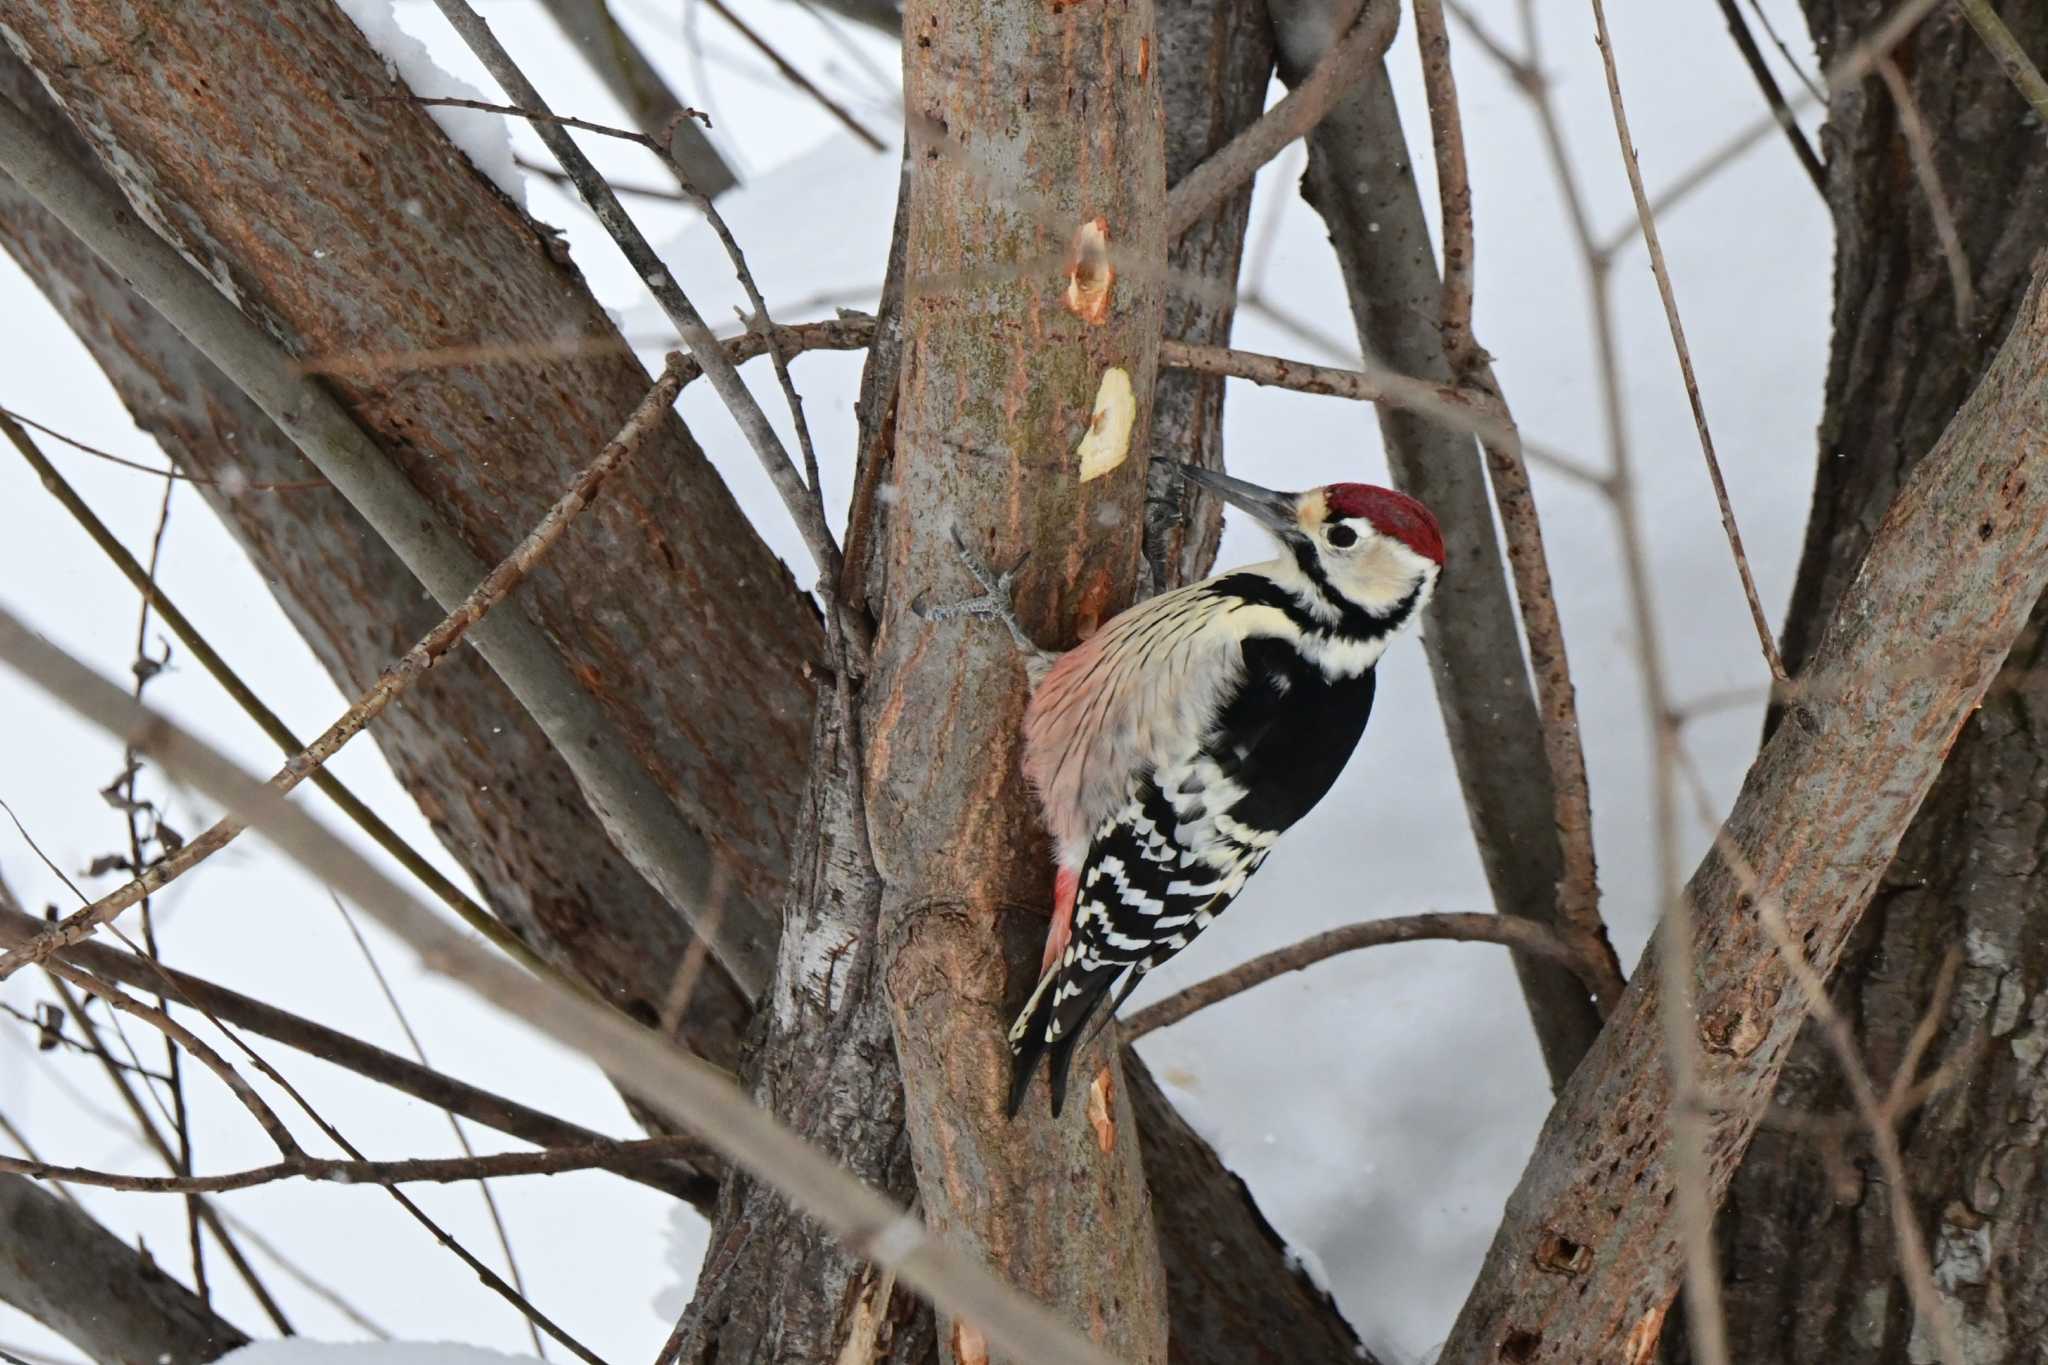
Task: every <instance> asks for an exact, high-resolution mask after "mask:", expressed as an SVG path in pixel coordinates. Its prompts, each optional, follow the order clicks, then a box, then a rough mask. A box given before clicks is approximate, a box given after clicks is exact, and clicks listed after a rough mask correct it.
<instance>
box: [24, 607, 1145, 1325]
mask: <svg viewBox="0 0 2048 1365" xmlns="http://www.w3.org/2000/svg"><path fill="white" fill-rule="evenodd" d="M0 660H5V661H6V662H7V663H8V664H9V665H10V666H11V667H13V668H14V669H15V670H16V671H17V672H19V673H20V674H21V675H22V676H23V677H25V678H27V679H29V680H30V681H32V682H34V683H35V685H37V686H38V687H41V688H43V689H44V690H45V691H47V692H48V693H49V694H50V695H51V696H53V697H55V698H57V699H59V700H61V701H62V702H63V703H64V704H65V705H66V706H68V707H70V708H71V709H73V710H74V711H76V712H77V713H78V714H80V715H82V716H85V717H87V718H88V719H90V720H92V721H93V723H95V724H97V725H101V726H102V727H105V728H109V729H112V730H114V731H115V732H116V733H119V734H122V735H124V736H126V737H127V739H128V741H129V742H132V743H133V744H134V745H135V747H136V748H137V749H139V750H142V751H143V752H145V753H148V754H150V755H152V756H154V757H155V759H156V760H157V761H158V762H159V763H160V764H162V765H163V766H164V768H165V769H166V770H167V771H169V772H171V773H173V774H175V775H178V776H179V777H181V778H182V779H183V780H185V781H189V782H190V783H192V784H193V785H194V786H195V787H197V788H198V789H200V790H201V791H203V792H205V793H207V794H208V795H209V796H211V797H212V798H213V799H214V800H217V801H219V802H221V803H222V804H223V805H224V806H226V807H227V808H228V809H229V810H231V811H232V812H234V813H235V815H236V817H237V818H239V819H241V820H243V821H245V822H246V823H249V824H251V825H252V826H257V827H260V828H261V829H262V830H263V832H264V834H265V836H266V837H267V838H269V839H270V841H271V842H272V843H274V844H276V845H277V846H278V847H279V848H280V849H282V850H283V851H284V852H285V853H286V854H287V855H288V856H290V857H292V858H293V859H295V860H296V861H298V862H300V863H301V864H302V865H304V866H305V867H306V868H307V870H308V871H309V872H311V873H312V874H313V875H315V876H316V877H319V878H320V879H321V880H323V881H325V882H326V883H328V884H329V885H331V886H332V887H334V889H335V890H336V891H338V892H339V893H340V894H342V895H345V896H347V897H348V898H349V899H350V900H351V901H353V902H354V903H355V904H357V905H359V906H361V907H362V908H363V910H364V911H365V912H366V913H368V914H369V915H370V916H371V917H372V918H374V919H376V920H377V921H378V922H379V923H380V924H383V925H384V926H385V927H386V928H387V929H389V930H391V932H392V933H394V934H396V935H397V936H398V937H399V938H400V939H401V940H403V941H404V942H406V943H407V944H408V945H410V946H411V947H412V948H413V949H414V950H415V951H417V952H418V953H419V954H420V956H421V960H422V961H423V962H424V963H425V964H426V965H427V966H428V967H429V968H430V969H431V970H433V971H435V972H437V973H440V974H442V975H445V976H448V977H449V978H450V979H451V980H454V981H456V982H458V983H460V984H462V985H463V986H465V987H466V988H468V989H469V990H471V991H472V992H473V993H475V994H476V995H477V996H478V997H479V998H480V999H483V1000H485V1001H487V1002H489V1003H491V1004H493V1005H495V1006H497V1007H498V1008H499V1009H501V1010H504V1011H506V1012H507V1013H509V1014H511V1015H512V1016H514V1017H516V1018H518V1019H520V1020H522V1021H523V1022H525V1023H526V1024H528V1025H529V1026H531V1027H535V1028H539V1029H542V1030H544V1031H545V1032H547V1033H548V1034H550V1035H551V1036H553V1037H555V1038H557V1039H559V1040H561V1041H562V1042H563V1043H565V1044H567V1045H568V1046H570V1047H574V1048H576V1049H577V1050H578V1051H581V1052H583V1053H584V1054H585V1055H587V1056H589V1057H590V1058H591V1059H592V1060H593V1061H595V1062H596V1063H597V1064H598V1065H599V1066H601V1067H603V1068H604V1069H605V1070H606V1071H607V1072H608V1073H610V1074H611V1075H613V1076H614V1077H616V1078H617V1080H618V1081H619V1082H620V1083H621V1084H622V1085H625V1086H627V1087H628V1088H630V1089H631V1090H632V1091H634V1092H635V1093H636V1094H640V1095H643V1096H649V1097H655V1096H658V1097H660V1099H659V1100H658V1101H655V1100H652V1099H650V1101H649V1102H650V1103H658V1104H659V1105H660V1107H661V1108H662V1109H663V1110H664V1111H665V1112H667V1113H668V1114H670V1116H671V1117H672V1118H673V1119H674V1120H675V1121H676V1122H677V1123H678V1124H680V1125H681V1126H682V1127H685V1128H687V1129H690V1130H692V1131H694V1132H696V1133H698V1134H699V1135H700V1136H702V1137H703V1138H704V1139H705V1140H706V1141H708V1142H710V1143H711V1144H712V1145H713V1146H714V1147H716V1148H717V1149H718V1150H719V1151H720V1152H722V1153H724V1154H725V1156H726V1157H727V1158H728V1159H729V1160H730V1161H732V1162H733V1163H734V1164H735V1165H738V1166H741V1167H743V1168H745V1169H746V1170H748V1171H750V1172H752V1173H753V1174H754V1175H756V1176H757V1177H759V1178H760V1179H762V1180H766V1181H768V1182H770V1183H772V1184H774V1185H775V1186H776V1188H778V1189H780V1190H782V1191H783V1192H784V1193H785V1194H787V1195H788V1196H789V1197H790V1198H791V1199H792V1200H793V1201H794V1202H795V1203H797V1204H798V1205H800V1206H801V1207H803V1208H805V1209H807V1210H809V1211H810V1212H811V1214H812V1215H813V1216H815V1217H816V1218H817V1219H818V1220H819V1221H820V1222H821V1223H822V1224H824V1225H825V1226H826V1227H828V1228H830V1229H831V1230H832V1231H833V1232H834V1233H835V1234H837V1235H838V1236H840V1237H841V1238H843V1239H845V1241H846V1242H847V1244H848V1245H849V1246H852V1247H854V1248H855V1249H857V1250H859V1251H860V1252H861V1253H862V1254H864V1255H866V1256H867V1257H868V1258H869V1259H871V1260H873V1261H875V1262H876V1263H877V1264H879V1265H882V1266H885V1267H887V1266H892V1265H893V1266H895V1267H896V1268H897V1270H898V1273H899V1275H900V1277H901V1278H902V1279H903V1280H905V1281H906V1282H908V1283H910V1284H911V1285H913V1286H915V1287H916V1288H917V1289H919V1290H920V1291H921V1292H922V1293H924V1294H926V1295H928V1296H930V1297H931V1298H932V1299H934V1300H935V1301H937V1302H940V1303H942V1304H943V1305H944V1306H945V1308H946V1309H947V1310H948V1311H950V1312H952V1313H955V1314H958V1315H960V1316H964V1317H966V1318H967V1319H969V1320H970V1321H972V1322H974V1323H975V1324H977V1325H978V1326H979V1327H980V1328H981V1330H982V1331H983V1332H984V1333H985V1334H986V1335H987V1337H988V1339H989V1341H990V1342H991V1343H992V1344H994V1345H995V1346H997V1347H999V1348H1000V1349H1003V1350H1006V1351H1010V1352H1014V1353H1015V1354H1016V1355H1018V1356H1019V1357H1022V1358H1025V1359H1065V1360H1071V1361H1075V1362H1078V1363H1079V1365H1115V1362H1113V1361H1112V1360H1111V1358H1110V1357H1109V1356H1108V1355H1107V1354H1106V1353H1105V1352H1104V1351H1103V1350H1102V1349H1101V1348H1100V1347H1098V1346H1096V1345H1095V1344H1094V1343H1092V1342H1090V1341H1089V1340H1087V1339H1086V1338H1085V1337H1083V1336H1081V1335H1080V1334H1079V1333H1078V1332H1076V1331H1075V1330H1074V1329H1073V1328H1071V1327H1068V1326H1067V1325H1066V1324H1065V1323H1063V1322H1061V1321H1059V1320H1058V1319H1057V1318H1056V1317H1054V1316H1053V1314H1052V1313H1050V1312H1049V1311H1048V1310H1047V1309H1045V1308H1044V1307H1042V1306H1040V1305H1039V1304H1037V1303H1034V1302H1031V1301H1030V1300H1028V1299H1026V1298H1025V1297H1024V1296H1022V1295H1021V1294H1019V1293H1018V1292H1017V1291H1016V1290H1014V1289H1012V1288H1010V1287H1009V1286H1008V1285H1006V1284H1004V1283H1003V1282H1002V1281H1001V1280H1000V1279H999V1278H997V1277H996V1275H995V1274H994V1273H993V1272H991V1271H990V1270H988V1269H987V1268H985V1267H984V1266H982V1265H981V1264H979V1263H978V1262H975V1261H972V1260H969V1259H967V1258H965V1257H962V1256H960V1255H959V1254H958V1253H956V1252H954V1251H952V1250H950V1249H949V1248H948V1247H946V1246H945V1245H943V1244H942V1243H940V1242H939V1241H937V1240H936V1239H934V1238H932V1237H930V1236H929V1235H928V1234H927V1233H926V1231H925V1229H924V1227H923V1225H922V1223H921V1222H920V1220H919V1219H917V1218H916V1217H915V1216H914V1215H912V1214H909V1213H906V1212H905V1211H903V1210H902V1209H900V1208H897V1207H895V1206H894V1205H892V1204H890V1203H889V1202H888V1201H887V1200H885V1199H883V1198H881V1197H880V1196H878V1195H876V1194H875V1193H874V1192H873V1191H871V1190H869V1189H867V1188H866V1187H865V1186H863V1185H861V1184H860V1183H859V1182H858V1181H855V1180H853V1179H851V1178H850V1177H848V1176H846V1175H845V1174H844V1173H843V1172H842V1171H840V1170H839V1168H838V1167H837V1166H836V1165H834V1164H833V1162H832V1161H831V1160H830V1159H829V1158H827V1157H824V1156H822V1155H820V1154H819V1153H817V1152H815V1151H813V1150H811V1149H810V1148H809V1147H807V1146H806V1145H804V1144H803V1143H802V1142H801V1141H800V1140H798V1139H796V1138H795V1137H794V1136H793V1135H792V1134H790V1133H789V1132H788V1130H787V1129H785V1128H783V1127H782V1126H781V1125H780V1124H778V1123H776V1122H775V1121H774V1120H773V1119H771V1118H770V1117H769V1116H768V1115H766V1114H764V1113H763V1112H762V1111H761V1110H759V1109H758V1108H756V1107H755V1106H754V1105H752V1104H751V1103H749V1102H748V1100H747V1099H746V1097H745V1096H744V1095H742V1094H741V1093H740V1092H739V1091H738V1090H737V1089H736V1088H735V1087H734V1086H733V1085H732V1083H731V1082H730V1081H729V1080H727V1079H726V1078H725V1077H724V1076H722V1075H721V1074H720V1073H719V1072H718V1071H717V1070H716V1069H715V1068H713V1067H710V1066H707V1065H705V1064H704V1063H702V1062H699V1061H697V1060H696V1059H695V1058H692V1057H688V1056H686V1055H684V1054H682V1053H680V1052H679V1051H678V1050H677V1049H675V1048H674V1047H673V1046H672V1045H670V1044H669V1043H668V1042H666V1041H665V1040H663V1039H661V1038H659V1037H657V1036H656V1035H655V1034H653V1033H652V1032H650V1031H649V1030H646V1029H643V1028H641V1027H640V1026H639V1025H637V1024H635V1023H633V1022H631V1021H630V1020H627V1019H625V1018H623V1017H621V1016H620V1015H619V1014H618V1013H617V1012H615V1011H613V1010H610V1009H608V1008H606V1007H604V1006H602V1005H599V1004H597V1003H595V1002H593V1001H591V1000H588V999H586V998H585V997H583V996H581V995H579V994H577V993H575V992H573V991H571V990H569V989H567V988H566V987H563V986H560V985H557V984H555V983H553V982H550V981H544V980H540V979H538V978H535V977H532V976H529V975H528V974H526V973H525V972H523V971H521V970H520V969H519V968H517V967H515V966H513V965H512V964H510V963H508V962H506V961H505V960H504V959H503V958H501V957H498V956H496V955H495V954H492V953H489V952H486V951H485V950H483V949H481V948H478V947H476V946H475V945H473V944H471V943H470V942H469V941H468V940H467V939H465V938H464V937H463V936H462V935H461V934H460V933H458V932H456V931H455V930H454V929H452V928H450V927H449V926H447V925H445V924H443V923H441V922H440V921H439V920H437V919H436V918H435V917H434V915H433V914H432V913H431V912H430V911H429V910H428V909H427V908H426V907H425V906H424V905H423V904H421V903H420V902H419V901H416V900H414V899H413V898H412V896H411V895H410V894H409V893H408V892H406V891H405V890H404V888H402V887H400V886H399V885H398V884H396V883H395V882H393V881H391V880H390V879H389V878H387V877H386V876H385V875H384V874H383V873H382V872H381V871H379V870H378V869H377V868H376V866H375V865H374V864H372V863H370V862H369V861H368V860H367V859H365V858H364V857H363V856H362V855H360V854H358V853H357V852H355V850H353V849H351V848H349V847H348V846H347V845H345V844H343V843H341V842H340V841H339V840H337V839H335V838H334V837H333V836H332V835H329V834H327V833H326V832H325V831H324V830H322V829H321V828H320V826H319V825H318V824H317V823H316V822H315V821H314V820H313V819H312V818H311V817H310V816H308V815H306V814H305V813H304V812H303V811H301V810H299V809H297V808H296V807H295V806H294V805H292V804H291V803H290V802H288V801H285V800H284V799H283V798H282V797H281V796H280V795H279V794H277V793H276V792H274V791H272V790H271V789H270V788H269V787H267V786H266V785H264V784H263V783H261V782H258V781H257V780H256V779H255V778H253V777H251V776H249V775H248V774H246V773H243V772H242V771H240V770H239V769H238V768H236V767H235V766H234V765H233V764H232V763H229V762H228V761H227V760H226V759H224V758H222V757H221V756H220V755H219V754H218V753H217V752H215V751H214V750H213V749H212V748H211V747H209V746H208V745H206V744H205V743H203V742H202V741H200V740H199V739H197V738H196V737H194V736H193V735H191V734H190V733H188V732H187V731H185V730H183V729H181V728H180V727H178V726H176V725H174V724H172V723H171V722H169V721H167V720H165V719H164V718H163V717H161V716H158V715H155V714H153V713H150V712H148V711H145V710H140V709H139V708H137V707H136V706H135V705H134V704H133V702H132V701H131V700H130V699H129V698H128V697H126V696H125V695H124V694H122V693H121V691H120V690H119V689H118V688H115V687H113V686H112V685H111V684H109V683H108V682H106V681H105V680H104V679H102V678H100V677H98V676H97V675H96V674H94V673H93V672H92V671H91V670H90V669H88V668H86V667H85V666H84V665H82V664H80V663H79V662H78V661H76V660H75V659H72V658H71V657H70V656H68V655H66V654H65V653H63V651H61V650H58V649H56V648H55V647H53V646H51V645H49V644H47V643H46V642H44V641H42V640H40V639H38V638H36V636H35V635H34V634H33V633H32V632H31V631H30V630H29V629H28V628H27V627H26V626H25V625H23V624H22V623H21V622H20V621H19V620H18V619H16V618H15V617H14V616H13V615H12V614H11V613H9V612H6V611H4V610H0Z"/></svg>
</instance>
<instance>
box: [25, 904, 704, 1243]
mask: <svg viewBox="0 0 2048 1365" xmlns="http://www.w3.org/2000/svg"><path fill="white" fill-rule="evenodd" d="M40 927H41V926H40V924H39V922H38V921H37V920H35V919H34V918H33V917H31V916H29V915H26V914H22V913H20V912H18V911H7V910H4V909H0V943H20V942H25V941H27V940H28V939H29V938H31V937H33V936H34V935H35V933H36V932H37V931H38V929H39V928H40ZM63 958H64V960H65V961H66V962H71V963H75V964H76V965H78V966H80V967H83V968H85V969H86V970H88V971H90V972H92V973H93V974H94V975H96V976H99V977H103V978H105V979H107V980H110V981H118V982H120V983H121V984H123V985H126V986H133V987H135V988H137V989H150V988H152V987H155V986H157V985H160V984H161V985H163V986H164V987H166V988H167V989H168V990H169V991H170V992H171V993H173V994H175V995H176V996H177V997H178V999H179V1000H181V1001H183V1002H184V1003H185V1004H186V1006H187V1007H188V1008H191V1009H195V1010H198V1011H199V1012H200V1013H202V1014H204V1015H206V1016H207V1017H208V1018H210V1019H216V1020H219V1021H221V1022H222V1023H228V1024H233V1025H235V1026H236V1027H238V1028H244V1029H247V1030H249V1031H250V1032H251V1033H258V1034H261V1035H262V1036H264V1037H266V1038H270V1039H273V1040H274V1041H276V1042H280V1043H283V1044H284V1045H285V1046H287V1047H291V1048H296V1049H298V1050H299V1051H301V1052H304V1053H306V1054H308V1055H309V1056H313V1057H318V1058H319V1059H320V1060H322V1061H324V1062H327V1063H330V1064H331V1065H334V1066H338V1067H342V1068H344V1069H346V1070H349V1071H353V1072H355V1073H356V1074H357V1075H359V1076H363V1077H365V1078H367V1079H369V1080H371V1081H374V1082H376V1083H377V1084H379V1085H386V1086H390V1087H391V1088H392V1089H394V1090H396V1091H398V1092H399V1093H401V1094H405V1095H410V1096H412V1097H413V1098H415V1099H419V1100H424V1101H426V1102H427V1103H428V1104H431V1105H435V1106H437V1107H439V1108H442V1109H446V1110H447V1111H449V1112H450V1113H454V1114H460V1115H462V1116H463V1117H464V1118H467V1119H471V1120H473V1121H475V1122H477V1123H480V1124H483V1125H484V1126H486V1127H488V1128H494V1129H496V1130H497V1131H498V1132H501V1133H504V1134H505V1135H506V1136H508V1137H514V1138H518V1139H520V1140H521V1141H523V1142H530V1143H533V1144H534V1145H535V1146H538V1147H584V1146H591V1145H594V1144H597V1143H600V1142H603V1141H605V1140H606V1139H605V1138H604V1137H603V1135H601V1134H599V1133H595V1132H592V1131H591V1130H589V1129H587V1128H583V1127H580V1126H578V1125H576V1124H573V1123H570V1122H568V1121H566V1120H563V1119H558V1118H556V1117H555V1116H554V1115H552V1114H548V1113H544V1112H542V1111H541V1110H538V1109H533V1108H529V1107H528V1106H526V1105H523V1104H520V1103H519V1102H517V1101H516V1100H509V1099H506V1098H504V1097H503V1096H500V1095H494V1094H492V1093H491V1092H490V1091H488V1090H483V1089H480V1088H478V1087H477V1086H473V1085H470V1084H469V1083H468V1082H466V1081H460V1080H457V1079H456V1078H454V1077H452V1076H447V1075H443V1074H442V1073H440V1072H438V1071H434V1070H432V1069H430V1068H428V1067H424V1066H421V1065H419V1064H418V1063H417V1062H413V1061H410V1060H408V1059H407V1058H404V1057H400V1056H398V1055H397V1054H395V1053H392V1052H387V1051H385V1050H384V1049H383V1048H380V1047H377V1046H375V1045H373V1044H370V1043H366V1042H364V1041H362V1040H361V1039H360V1038H357V1037H355V1036H354V1035H353V1034H349V1033H344V1032H341V1031H340V1030H338V1029H331V1028H328V1027H327V1026H326V1025H324V1024H317V1023H314V1022H313V1021H312V1020H310V1019H306V1018H302V1017H301V1016H299V1015H296V1014H292V1013H290V1012H288V1011H286V1010H281V1009H279V1008H277V1007H276V1006H275V1005H271V1004H268V1003H266V1002H265V1001H262V1000H257V999H255V998H254V997H252V996H247V995H243V994H241V993H240V992H238V991H231V990H229V989H227V988H226V987H225V986H218V985H215V984H214V983H213V982H211V981H207V980H204V979H203V978H200V977H196V976H193V975H191V974H189V973H187V972H181V971H177V970H175V969H173V968H170V967H165V966H162V965H160V964H157V963H151V962H147V961H145V960H143V959H142V958H139V957H136V956H134V955H132V954H129V953H124V952H121V951H120V950H119V949H115V948H109V947H105V946H102V945H100V944H97V943H80V944H76V945H74V946H72V947H70V948H67V949H65V950H64V953H63ZM104 1060H105V1058H104V1055H103V1063H104ZM685 1156H686V1157H687V1159H688V1161H689V1163H690V1164H691V1165H694V1166H696V1167H698V1168H699V1169H709V1170H712V1171H713V1172H715V1171H716V1169H717V1160H716V1158H715V1157H712V1156H711V1155H710V1154H709V1153H708V1152H706V1151H705V1150H704V1149H703V1148H701V1147H699V1148H698V1150H696V1151H694V1152H690V1153H686V1154H685ZM627 1174H629V1175H630V1177H631V1178H632V1179H634V1180H637V1181H639V1182H640V1183H641V1184H644V1185H647V1186H649V1187H651V1188H653V1189H658V1190H662V1191H665V1192H666V1193H668V1194H671V1195H673V1196H675V1197H676V1198H678V1199H683V1200H687V1201H689V1202H690V1203H692V1204H695V1205H696V1206H697V1207H698V1208H699V1209H706V1208H708V1207H709V1204H710V1201H711V1199H712V1197H713V1196H714V1195H715V1194H716V1175H715V1174H713V1175H700V1174H698V1173H697V1172H696V1171H693V1170H691V1169H689V1167H688V1166H685V1165H681V1164H677V1163H672V1162H662V1163H657V1164H651V1165H649V1166H647V1167H644V1168H640V1169H636V1170H634V1171H632V1172H628V1173H627Z"/></svg>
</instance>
